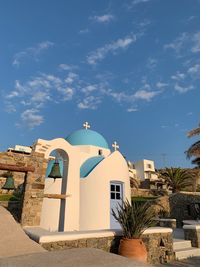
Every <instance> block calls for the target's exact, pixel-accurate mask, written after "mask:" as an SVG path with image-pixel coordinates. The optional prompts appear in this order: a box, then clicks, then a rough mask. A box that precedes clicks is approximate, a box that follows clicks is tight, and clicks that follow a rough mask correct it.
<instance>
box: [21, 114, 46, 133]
mask: <svg viewBox="0 0 200 267" xmlns="http://www.w3.org/2000/svg"><path fill="white" fill-rule="evenodd" d="M38 112H39V111H38V110H37V109H27V110H25V111H24V112H23V113H22V114H21V120H22V123H23V124H25V126H27V127H28V128H30V129H33V128H35V127H36V126H39V125H40V124H42V123H43V122H44V118H43V116H42V115H39V114H38Z"/></svg>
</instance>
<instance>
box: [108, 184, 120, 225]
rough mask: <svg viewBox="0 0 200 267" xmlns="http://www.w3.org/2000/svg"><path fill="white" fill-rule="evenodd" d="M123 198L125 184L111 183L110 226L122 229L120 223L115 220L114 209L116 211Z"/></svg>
mask: <svg viewBox="0 0 200 267" xmlns="http://www.w3.org/2000/svg"><path fill="white" fill-rule="evenodd" d="M122 199H123V186H122V184H121V183H117V182H111V183H110V228H111V229H121V226H120V224H119V223H118V222H117V221H116V220H115V218H114V217H113V215H112V209H113V210H114V211H116V207H117V206H118V203H120V204H122Z"/></svg>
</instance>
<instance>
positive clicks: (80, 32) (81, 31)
mask: <svg viewBox="0 0 200 267" xmlns="http://www.w3.org/2000/svg"><path fill="white" fill-rule="evenodd" d="M89 32H90V30H89V29H88V28H85V29H82V30H80V31H79V34H87V33H89Z"/></svg>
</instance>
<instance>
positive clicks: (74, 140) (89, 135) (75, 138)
mask: <svg viewBox="0 0 200 267" xmlns="http://www.w3.org/2000/svg"><path fill="white" fill-rule="evenodd" d="M65 140H66V141H67V142H69V143H70V144H71V145H73V146H80V145H91V146H99V147H102V148H108V144H107V142H106V140H105V139H104V137H103V136H102V135H101V134H99V133H97V132H95V131H92V130H86V129H81V130H78V131H75V132H74V133H72V134H70V135H69V136H68V137H67V138H66V139H65Z"/></svg>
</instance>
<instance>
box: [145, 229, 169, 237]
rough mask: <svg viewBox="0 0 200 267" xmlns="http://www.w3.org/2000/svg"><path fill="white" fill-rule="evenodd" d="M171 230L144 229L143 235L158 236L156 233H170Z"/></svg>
mask: <svg viewBox="0 0 200 267" xmlns="http://www.w3.org/2000/svg"><path fill="white" fill-rule="evenodd" d="M172 231H173V230H172V229H171V228H167V227H150V228H148V229H146V230H145V231H144V232H143V234H144V235H146V234H158V233H172Z"/></svg>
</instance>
